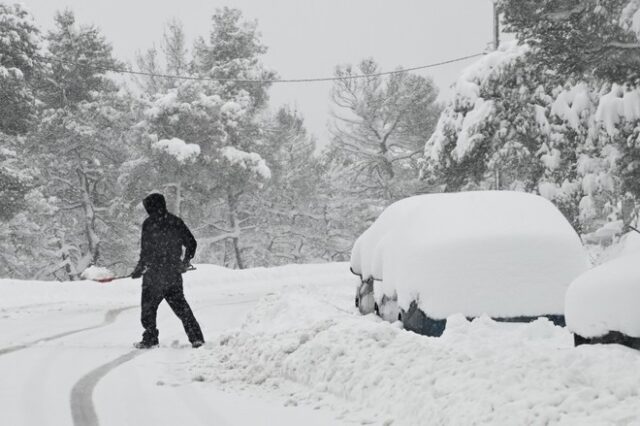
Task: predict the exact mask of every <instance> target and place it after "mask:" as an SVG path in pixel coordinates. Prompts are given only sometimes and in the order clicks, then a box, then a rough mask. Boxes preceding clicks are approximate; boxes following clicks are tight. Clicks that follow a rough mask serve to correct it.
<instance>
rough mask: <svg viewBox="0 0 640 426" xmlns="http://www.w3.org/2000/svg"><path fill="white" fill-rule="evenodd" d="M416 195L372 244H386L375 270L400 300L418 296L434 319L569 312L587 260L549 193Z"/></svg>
mask: <svg viewBox="0 0 640 426" xmlns="http://www.w3.org/2000/svg"><path fill="white" fill-rule="evenodd" d="M415 198H416V201H414V202H411V203H406V204H404V205H402V206H401V207H400V210H405V211H403V212H399V213H397V214H396V217H401V218H402V219H401V220H399V221H398V222H397V223H396V224H395V226H393V227H392V228H391V229H392V232H389V233H388V236H386V238H385V239H384V244H378V245H377V247H376V248H375V249H374V250H380V251H382V253H380V254H377V255H376V256H375V257H376V258H378V259H381V260H382V263H383V266H382V268H383V271H384V276H382V277H378V278H381V279H382V280H383V281H384V282H385V287H386V288H393V289H395V291H396V292H397V294H398V303H399V306H400V307H401V308H403V309H405V310H408V308H409V305H410V303H411V302H412V301H414V300H417V301H418V307H419V308H421V309H422V311H423V312H424V313H425V314H427V315H428V316H430V317H431V318H433V319H444V318H447V317H448V316H449V315H452V314H456V313H463V314H464V315H467V316H474V317H475V316H481V315H483V314H488V315H490V316H492V317H516V316H538V315H545V314H562V313H563V312H564V294H565V292H566V289H567V287H568V285H569V283H570V282H571V281H572V280H573V279H574V278H575V277H577V276H578V275H580V274H581V273H582V272H584V271H585V270H586V269H587V268H588V267H589V260H588V256H587V253H586V252H585V250H584V248H583V246H582V244H581V242H580V238H579V237H578V235H577V234H576V233H575V231H574V230H573V228H572V227H571V226H570V225H569V223H568V222H567V221H566V219H565V218H564V216H563V215H562V214H561V213H560V212H559V211H558V209H556V208H555V206H554V205H553V204H551V203H550V202H549V201H548V200H546V199H544V198H542V197H539V196H537V195H533V194H526V193H520V192H509V191H479V192H467V193H451V194H429V195H423V196H419V197H415ZM389 226H391V225H389Z"/></svg>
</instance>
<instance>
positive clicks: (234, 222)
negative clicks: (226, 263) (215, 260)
mask: <svg viewBox="0 0 640 426" xmlns="http://www.w3.org/2000/svg"><path fill="white" fill-rule="evenodd" d="M227 204H228V205H229V225H231V229H232V230H233V235H234V236H233V237H232V238H231V245H232V247H233V253H234V255H235V258H236V266H237V267H238V269H244V263H243V262H242V256H241V253H240V241H239V240H240V225H239V224H238V213H237V200H236V199H235V197H234V196H233V194H232V193H231V191H227Z"/></svg>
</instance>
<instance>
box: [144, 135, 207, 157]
mask: <svg viewBox="0 0 640 426" xmlns="http://www.w3.org/2000/svg"><path fill="white" fill-rule="evenodd" d="M153 147H154V148H155V149H157V150H160V151H164V152H166V153H167V154H169V155H171V156H173V157H175V158H176V160H178V161H179V162H181V163H184V162H186V161H193V160H195V158H196V157H197V156H198V155H200V146H199V145H197V144H194V143H186V142H185V141H183V140H182V139H178V138H172V139H162V140H159V141H158V142H155V143H154V144H153Z"/></svg>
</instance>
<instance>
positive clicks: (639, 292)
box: [565, 253, 640, 337]
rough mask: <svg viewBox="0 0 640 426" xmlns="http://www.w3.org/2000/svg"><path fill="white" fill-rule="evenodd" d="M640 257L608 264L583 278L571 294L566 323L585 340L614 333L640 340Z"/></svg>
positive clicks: (568, 297) (571, 289) (569, 291)
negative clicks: (639, 305)
mask: <svg viewBox="0 0 640 426" xmlns="http://www.w3.org/2000/svg"><path fill="white" fill-rule="evenodd" d="M639 262H640V254H638V253H631V254H627V255H625V256H621V257H619V258H616V259H614V260H612V261H609V262H605V263H603V264H602V265H599V266H597V267H596V268H593V269H591V270H590V271H588V272H586V273H584V274H582V275H581V276H579V277H578V278H577V279H576V280H575V281H574V282H573V283H571V285H570V286H569V290H568V291H567V296H566V307H565V312H566V320H567V326H568V327H569V329H570V330H571V331H573V332H575V333H577V334H579V335H581V336H582V337H600V336H603V335H605V334H607V333H609V332H610V331H617V332H621V333H623V334H626V335H627V336H631V337H640V309H638V301H639V300H640V268H638V263H639Z"/></svg>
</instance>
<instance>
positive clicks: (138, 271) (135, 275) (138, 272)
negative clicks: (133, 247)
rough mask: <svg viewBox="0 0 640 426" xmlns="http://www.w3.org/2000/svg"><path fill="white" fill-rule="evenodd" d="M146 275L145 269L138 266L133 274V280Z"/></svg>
mask: <svg viewBox="0 0 640 426" xmlns="http://www.w3.org/2000/svg"><path fill="white" fill-rule="evenodd" d="M143 274H144V267H143V266H142V265H140V264H138V265H137V266H136V267H135V269H134V270H133V272H132V273H131V278H140V277H141V276H142V275H143Z"/></svg>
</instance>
